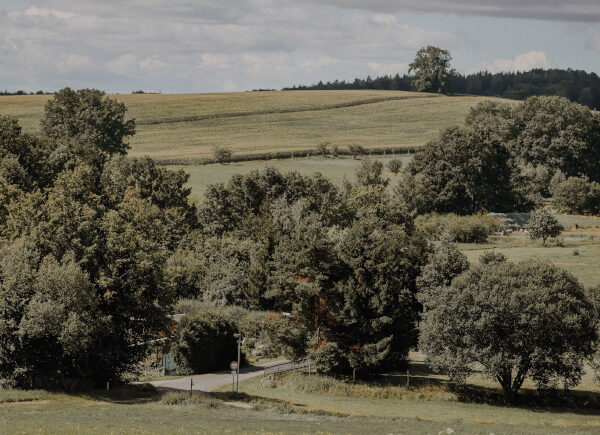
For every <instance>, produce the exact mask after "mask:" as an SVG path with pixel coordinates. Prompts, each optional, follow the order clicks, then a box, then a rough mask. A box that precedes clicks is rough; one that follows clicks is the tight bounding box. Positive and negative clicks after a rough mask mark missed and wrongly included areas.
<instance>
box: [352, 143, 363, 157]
mask: <svg viewBox="0 0 600 435" xmlns="http://www.w3.org/2000/svg"><path fill="white" fill-rule="evenodd" d="M348 150H349V151H350V154H352V158H354V159H356V157H358V156H361V155H363V154H365V153H366V151H365V149H364V148H363V147H362V146H361V145H354V144H353V145H348Z"/></svg>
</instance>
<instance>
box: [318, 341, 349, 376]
mask: <svg viewBox="0 0 600 435" xmlns="http://www.w3.org/2000/svg"><path fill="white" fill-rule="evenodd" d="M310 358H311V360H312V362H313V364H314V365H315V368H316V369H317V370H318V371H319V373H324V374H330V373H333V374H338V373H348V372H349V371H350V369H351V367H350V365H349V364H348V357H347V351H344V349H342V348H340V346H339V345H338V344H337V343H333V342H328V343H325V344H323V345H322V346H321V347H319V348H317V349H315V350H314V351H312V352H311V353H310Z"/></svg>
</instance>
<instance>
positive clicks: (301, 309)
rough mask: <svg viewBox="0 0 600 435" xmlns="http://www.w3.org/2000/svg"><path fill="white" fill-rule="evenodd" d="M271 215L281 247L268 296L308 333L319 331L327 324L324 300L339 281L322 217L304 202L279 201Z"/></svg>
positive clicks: (271, 267) (274, 261)
mask: <svg viewBox="0 0 600 435" xmlns="http://www.w3.org/2000/svg"><path fill="white" fill-rule="evenodd" d="M272 213H273V219H274V225H275V231H276V234H277V235H278V244H277V246H276V248H275V249H274V251H273V255H272V257H271V261H270V264H269V270H270V275H269V278H268V290H267V292H266V294H265V296H266V297H267V298H270V299H272V300H273V301H274V304H273V306H274V307H275V308H277V309H279V310H282V311H291V312H293V313H294V314H295V316H297V317H298V319H299V321H300V322H302V323H303V324H305V325H306V327H307V329H311V330H317V329H318V328H320V327H321V326H322V325H323V322H324V321H325V320H326V318H325V316H324V313H323V312H322V308H321V305H322V298H323V296H324V293H325V292H326V291H327V290H328V289H330V288H331V287H332V286H333V283H334V282H335V279H336V273H337V270H336V269H337V267H338V265H337V258H336V256H335V252H334V249H333V246H334V244H333V242H332V241H331V240H329V237H328V236H327V228H326V227H325V226H324V225H323V222H322V219H321V218H320V216H319V215H317V214H315V213H311V212H309V211H308V209H307V207H306V204H305V203H304V202H303V201H301V202H297V203H295V204H293V205H291V206H289V205H288V204H287V203H285V201H282V200H280V201H279V202H277V203H276V204H274V206H273V212H272Z"/></svg>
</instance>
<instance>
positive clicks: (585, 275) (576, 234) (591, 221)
mask: <svg viewBox="0 0 600 435" xmlns="http://www.w3.org/2000/svg"><path fill="white" fill-rule="evenodd" d="M558 218H559V220H560V221H561V222H562V223H563V225H564V226H565V228H566V230H565V231H564V232H563V233H562V234H561V235H560V237H559V238H558V242H557V241H553V240H549V241H547V242H546V246H543V245H542V242H541V240H535V241H533V240H530V239H529V237H528V236H527V234H525V233H519V232H516V233H513V234H512V235H510V236H495V237H491V238H490V240H489V241H488V243H484V244H467V243H463V244H460V245H459V246H460V249H461V250H462V251H463V252H464V253H465V254H466V256H467V258H468V259H469V261H472V262H475V261H478V259H479V256H480V255H481V254H482V253H483V252H484V251H486V250H490V249H493V250H495V251H497V252H501V253H502V254H504V255H505V256H506V258H507V259H509V260H511V261H522V260H525V259H529V258H535V259H538V260H542V261H549V262H552V263H554V264H556V265H557V266H560V267H561V268H563V269H565V270H568V271H569V272H571V273H572V274H573V275H575V276H576V277H577V278H578V279H579V280H580V281H581V282H582V284H583V285H585V286H586V287H595V286H598V285H600V261H599V260H598V259H599V258H600V218H598V217H585V216H558ZM575 224H577V225H579V229H575V228H574V225H575Z"/></svg>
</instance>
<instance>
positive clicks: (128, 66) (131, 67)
mask: <svg viewBox="0 0 600 435" xmlns="http://www.w3.org/2000/svg"><path fill="white" fill-rule="evenodd" d="M106 68H107V69H108V71H110V72H113V73H115V74H121V75H124V76H134V75H135V74H136V73H137V71H138V62H137V59H136V57H135V55H133V54H123V55H121V56H119V57H117V58H116V59H110V60H109V61H107V62H106Z"/></svg>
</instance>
